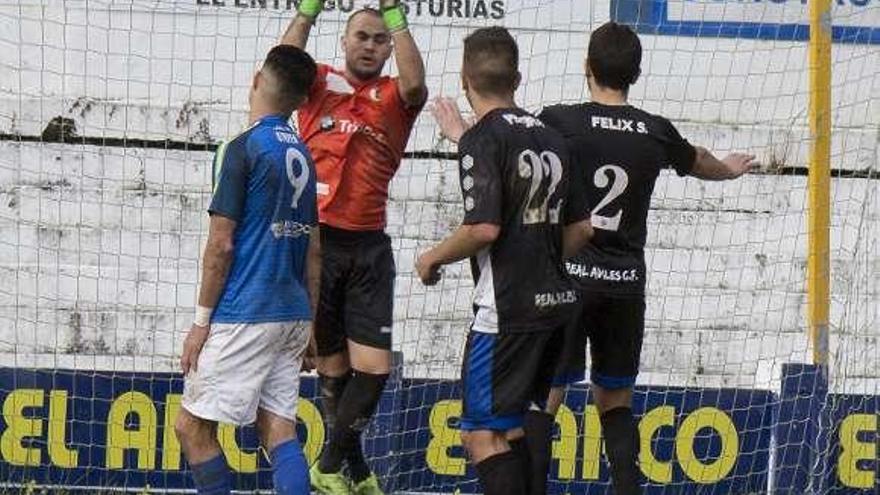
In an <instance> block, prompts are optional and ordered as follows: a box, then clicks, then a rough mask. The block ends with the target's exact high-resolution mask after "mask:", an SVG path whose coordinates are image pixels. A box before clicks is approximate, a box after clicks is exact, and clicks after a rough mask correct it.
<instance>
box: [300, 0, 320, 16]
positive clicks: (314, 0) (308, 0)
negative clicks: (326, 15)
mask: <svg viewBox="0 0 880 495" xmlns="http://www.w3.org/2000/svg"><path fill="white" fill-rule="evenodd" d="M323 4H324V0H300V1H299V6H298V7H297V9H296V11H297V12H299V13H300V14H302V15H304V16H306V17H308V18H309V19H312V20H314V19H315V18H316V17H318V14H320V13H321V9H322V8H324V5H323Z"/></svg>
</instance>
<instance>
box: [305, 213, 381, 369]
mask: <svg viewBox="0 0 880 495" xmlns="http://www.w3.org/2000/svg"><path fill="white" fill-rule="evenodd" d="M395 274H396V270H395V267H394V254H393V253H392V251H391V239H390V238H389V237H388V236H387V235H386V234H385V233H384V232H382V231H364V232H356V231H350V230H342V229H337V228H334V227H330V226H328V225H325V224H321V296H320V298H319V299H318V311H317V314H316V315H315V336H316V341H317V344H318V355H320V356H328V355H331V354H336V353H338V352H342V351H344V350H345V349H346V340H347V339H350V340H352V341H354V342H357V343H358V344H363V345H366V346H370V347H375V348H378V349H387V350H390V349H391V324H392V318H393V308H394V277H395Z"/></svg>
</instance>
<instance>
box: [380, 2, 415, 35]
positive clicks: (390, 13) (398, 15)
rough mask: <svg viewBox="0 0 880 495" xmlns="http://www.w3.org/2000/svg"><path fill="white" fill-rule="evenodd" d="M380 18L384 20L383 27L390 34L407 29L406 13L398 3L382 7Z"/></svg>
mask: <svg viewBox="0 0 880 495" xmlns="http://www.w3.org/2000/svg"><path fill="white" fill-rule="evenodd" d="M382 20H383V21H385V27H387V28H388V31H389V32H391V34H394V33H399V32H400V31H406V30H407V29H409V24H407V22H406V14H404V13H403V9H402V8H401V7H400V5H395V6H394V7H385V8H384V9H382Z"/></svg>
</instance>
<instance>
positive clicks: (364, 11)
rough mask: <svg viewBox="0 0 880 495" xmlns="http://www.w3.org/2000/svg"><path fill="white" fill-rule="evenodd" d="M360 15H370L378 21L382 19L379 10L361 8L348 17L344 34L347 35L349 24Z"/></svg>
mask: <svg viewBox="0 0 880 495" xmlns="http://www.w3.org/2000/svg"><path fill="white" fill-rule="evenodd" d="M361 14H367V15H371V16H373V17H378V18H379V19H382V12H380V11H379V9H374V8H373V7H361V8H360V9H358V10H355V11H354V12H352V14H351V15H350V16H348V19H347V20H346V21H345V32H346V33H348V28H350V27H351V22H352V21H353V20H354V18H355V17H357V16H359V15H361Z"/></svg>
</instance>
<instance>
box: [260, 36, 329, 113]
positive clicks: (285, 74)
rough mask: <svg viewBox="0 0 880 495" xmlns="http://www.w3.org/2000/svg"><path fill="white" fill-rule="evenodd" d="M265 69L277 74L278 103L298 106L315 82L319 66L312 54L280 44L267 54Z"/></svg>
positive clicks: (293, 106)
mask: <svg viewBox="0 0 880 495" xmlns="http://www.w3.org/2000/svg"><path fill="white" fill-rule="evenodd" d="M263 69H264V70H268V71H270V72H271V73H272V75H273V76H275V79H276V82H277V83H278V88H277V91H278V97H279V98H280V99H281V101H279V102H278V103H279V104H281V105H282V106H285V107H286V106H288V105H289V106H291V107H292V108H296V107H298V106H299V105H300V104H301V103H302V102H303V100H305V98H306V96H308V94H309V90H310V89H311V88H312V85H313V84H314V83H315V77H316V76H317V73H318V66H317V64H315V60H314V59H312V56H311V55H309V54H308V53H306V52H305V51H304V50H302V49H300V48H297V47H295V46H293V45H278V46H276V47H274V48H272V49H271V50H269V54H268V55H266V61H265V62H264V63H263Z"/></svg>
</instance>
